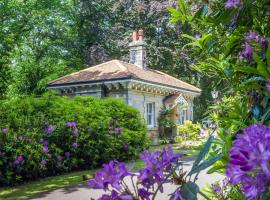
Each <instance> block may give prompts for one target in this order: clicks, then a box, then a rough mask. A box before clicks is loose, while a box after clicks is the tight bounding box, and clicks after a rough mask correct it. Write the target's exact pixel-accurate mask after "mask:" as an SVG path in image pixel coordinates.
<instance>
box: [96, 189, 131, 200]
mask: <svg viewBox="0 0 270 200" xmlns="http://www.w3.org/2000/svg"><path fill="white" fill-rule="evenodd" d="M98 200H133V197H132V196H131V195H128V194H119V193H118V192H116V191H115V190H113V191H112V192H111V195H108V194H104V195H102V197H100V198H99V199H98Z"/></svg>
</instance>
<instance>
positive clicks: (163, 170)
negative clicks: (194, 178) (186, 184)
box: [88, 147, 182, 200]
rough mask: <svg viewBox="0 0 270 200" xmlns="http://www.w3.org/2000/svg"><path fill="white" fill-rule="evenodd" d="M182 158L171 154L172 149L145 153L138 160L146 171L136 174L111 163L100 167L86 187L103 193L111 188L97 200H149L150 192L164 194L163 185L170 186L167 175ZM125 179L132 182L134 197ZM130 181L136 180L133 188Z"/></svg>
mask: <svg viewBox="0 0 270 200" xmlns="http://www.w3.org/2000/svg"><path fill="white" fill-rule="evenodd" d="M181 156H182V155H180V154H174V153H173V151H172V148H171V147H169V148H168V149H165V148H164V149H163V150H162V151H154V152H148V151H144V152H143V153H141V154H140V158H141V159H143V160H144V161H145V167H144V168H143V169H142V170H139V172H138V173H132V172H130V171H129V170H128V169H127V168H126V166H125V163H121V162H117V161H110V162H109V163H108V164H104V165H103V168H102V169H101V170H100V171H98V172H97V173H96V175H95V178H94V179H91V180H89V181H88V184H89V185H90V187H92V188H93V189H103V190H105V191H106V190H108V189H109V188H113V190H112V192H111V194H110V195H107V194H106V195H103V196H102V197H101V198H99V200H106V199H108V200H109V199H123V200H125V199H127V200H129V199H142V200H150V196H152V195H153V194H154V193H153V191H152V189H153V188H157V189H156V190H159V191H161V192H163V188H162V184H164V183H167V182H172V178H171V179H168V177H167V176H166V174H169V172H170V171H171V170H172V166H173V165H175V164H176V163H177V162H178V159H179V158H180V157H181ZM126 177H130V178H131V181H132V185H133V186H134V188H133V189H134V190H135V191H134V192H135V193H133V192H131V190H130V189H129V188H128V187H127V184H125V183H124V179H125V178H126ZM133 177H136V178H135V179H136V180H137V183H136V184H134V182H133ZM135 185H136V187H135ZM178 193H179V192H178ZM178 193H177V192H175V194H174V195H173V196H174V197H175V199H179V198H178V197H180V196H181V195H180V193H179V194H178Z"/></svg>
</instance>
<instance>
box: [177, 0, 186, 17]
mask: <svg viewBox="0 0 270 200" xmlns="http://www.w3.org/2000/svg"><path fill="white" fill-rule="evenodd" d="M178 4H179V7H180V10H181V12H182V13H183V14H184V15H186V14H187V5H186V4H185V2H184V0H178Z"/></svg>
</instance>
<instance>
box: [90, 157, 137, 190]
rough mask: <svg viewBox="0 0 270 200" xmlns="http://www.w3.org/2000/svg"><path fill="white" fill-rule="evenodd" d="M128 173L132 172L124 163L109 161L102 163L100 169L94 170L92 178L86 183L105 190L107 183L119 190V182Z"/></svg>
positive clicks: (120, 187)
mask: <svg viewBox="0 0 270 200" xmlns="http://www.w3.org/2000/svg"><path fill="white" fill-rule="evenodd" d="M128 175H132V173H131V172H130V171H129V170H128V169H127V168H126V165H125V163H123V162H117V161H110V162H109V163H108V164H104V165H103V168H102V169H101V170H99V171H98V172H96V174H95V178H94V179H90V180H88V184H89V185H90V187H92V188H93V189H104V190H107V189H108V187H109V185H111V186H112V187H113V188H115V189H117V190H121V189H122V186H121V185H120V182H121V181H122V180H123V179H124V177H126V176H128Z"/></svg>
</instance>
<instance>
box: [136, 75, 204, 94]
mask: <svg viewBox="0 0 270 200" xmlns="http://www.w3.org/2000/svg"><path fill="white" fill-rule="evenodd" d="M132 82H136V83H143V84H147V85H151V86H156V87H161V88H165V89H168V90H173V91H178V92H185V93H190V94H195V96H199V95H200V92H192V91H189V90H184V89H178V88H176V87H169V86H164V85H162V84H155V83H149V82H147V81H139V80H134V79H131V83H132Z"/></svg>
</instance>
